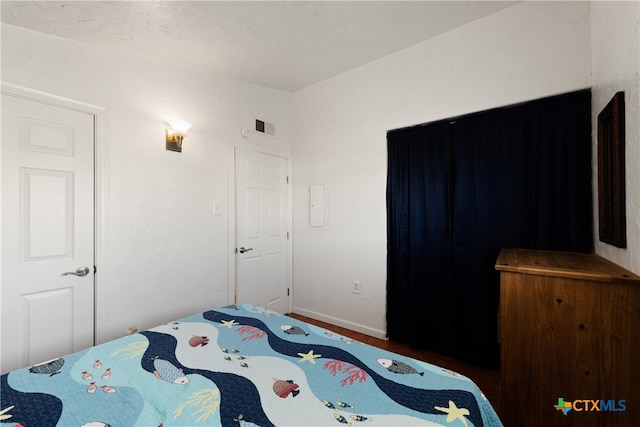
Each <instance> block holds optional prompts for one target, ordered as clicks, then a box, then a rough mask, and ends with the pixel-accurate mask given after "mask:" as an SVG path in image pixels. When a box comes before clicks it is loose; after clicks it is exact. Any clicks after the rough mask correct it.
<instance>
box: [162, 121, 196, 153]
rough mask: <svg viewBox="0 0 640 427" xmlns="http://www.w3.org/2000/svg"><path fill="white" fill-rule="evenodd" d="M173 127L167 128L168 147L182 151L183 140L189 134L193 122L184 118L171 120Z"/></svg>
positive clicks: (168, 148)
mask: <svg viewBox="0 0 640 427" xmlns="http://www.w3.org/2000/svg"><path fill="white" fill-rule="evenodd" d="M169 126H170V127H171V129H166V132H165V139H166V148H167V150H170V151H177V152H178V153H182V140H183V139H184V138H185V137H186V136H187V131H188V130H189V129H190V128H191V123H189V122H187V121H184V120H173V121H171V122H169Z"/></svg>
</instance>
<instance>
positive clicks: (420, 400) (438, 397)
mask: <svg viewBox="0 0 640 427" xmlns="http://www.w3.org/2000/svg"><path fill="white" fill-rule="evenodd" d="M202 316H203V317H204V318H205V319H207V320H209V321H211V322H215V323H222V322H223V321H228V320H229V315H228V314H227V313H223V312H219V311H216V310H209V311H206V312H204V313H203V314H202ZM233 319H234V321H235V322H236V323H238V324H242V325H250V326H254V327H256V328H258V329H261V330H263V331H265V332H266V334H267V337H268V340H269V345H270V346H271V348H272V349H273V350H274V351H276V352H278V353H280V354H282V355H285V356H291V357H296V358H298V357H297V356H298V353H303V354H307V353H308V352H309V345H308V344H304V343H296V342H292V341H287V340H285V339H283V338H281V337H279V336H278V335H277V334H276V333H274V332H273V331H271V330H270V329H269V327H268V326H267V325H266V324H265V323H264V322H263V321H261V320H260V319H257V318H254V317H246V316H238V315H234V316H233ZM313 349H314V353H317V354H322V357H324V358H327V359H335V360H342V361H344V362H346V363H350V364H352V365H354V366H357V367H359V368H360V369H362V370H364V371H366V373H367V374H368V375H369V377H370V378H372V379H373V380H374V381H375V383H376V384H377V385H378V387H379V388H380V390H382V391H383V392H384V393H385V394H386V395H387V396H388V397H389V398H391V399H392V400H394V401H395V402H397V403H399V404H400V405H402V406H405V407H407V408H409V409H413V410H415V411H418V412H423V413H427V414H442V412H441V411H438V410H437V409H435V407H434V406H441V407H442V406H448V402H449V400H453V401H465V402H466V401H468V402H469V407H468V408H467V409H468V410H469V416H468V420H469V421H471V423H473V425H476V426H481V425H483V423H482V416H481V414H480V408H479V406H478V403H477V401H476V400H475V398H474V397H473V394H472V393H471V392H469V391H466V390H458V389H444V390H430V389H420V388H413V387H410V386H408V385H405V384H401V383H398V382H396V381H393V380H391V379H388V378H386V377H384V376H382V375H381V374H380V373H378V372H377V371H376V370H375V369H373V368H371V367H369V366H368V365H367V364H366V363H364V362H362V361H361V360H359V359H357V358H356V357H355V356H353V355H352V354H351V353H349V352H347V351H345V350H344V349H342V348H338V347H332V346H324V345H320V344H318V345H314V347H313ZM383 369H384V368H383Z"/></svg>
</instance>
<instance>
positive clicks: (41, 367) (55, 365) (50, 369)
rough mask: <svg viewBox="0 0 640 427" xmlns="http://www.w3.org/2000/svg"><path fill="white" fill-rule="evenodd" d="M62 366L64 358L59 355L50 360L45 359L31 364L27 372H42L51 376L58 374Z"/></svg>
mask: <svg viewBox="0 0 640 427" xmlns="http://www.w3.org/2000/svg"><path fill="white" fill-rule="evenodd" d="M63 366H64V359H63V358H61V357H60V358H58V359H51V360H47V361H46V362H42V363H38V364H37V365H33V366H32V367H31V368H30V369H29V372H31V373H32V374H44V375H49V376H50V377H52V376H54V375H56V374H59V373H60V369H62V367H63Z"/></svg>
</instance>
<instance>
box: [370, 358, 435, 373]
mask: <svg viewBox="0 0 640 427" xmlns="http://www.w3.org/2000/svg"><path fill="white" fill-rule="evenodd" d="M378 363H379V364H381V365H382V366H384V367H385V368H387V370H388V371H389V372H393V373H394V374H418V375H420V376H423V377H424V372H418V371H417V370H416V368H414V367H413V366H409V365H407V364H406V363H404V362H400V361H399V360H392V359H378Z"/></svg>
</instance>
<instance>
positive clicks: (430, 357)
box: [288, 313, 500, 411]
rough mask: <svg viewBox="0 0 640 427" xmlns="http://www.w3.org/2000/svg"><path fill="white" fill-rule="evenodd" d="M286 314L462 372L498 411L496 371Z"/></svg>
mask: <svg viewBox="0 0 640 427" xmlns="http://www.w3.org/2000/svg"><path fill="white" fill-rule="evenodd" d="M288 316H291V317H293V318H295V319H298V320H302V321H303V322H307V323H311V324H312V325H316V326H319V327H321V328H325V329H328V330H330V331H333V332H335V333H337V334H340V335H344V336H347V337H349V338H353V339H355V340H358V341H360V342H363V343H366V344H369V345H372V346H375V347H379V348H383V349H385V350H388V351H392V352H394V353H398V354H401V355H403V356H408V357H413V358H414V359H418V360H422V361H423V362H427V363H431V364H433V365H438V366H440V367H443V368H446V369H450V370H452V371H455V372H458V373H459V374H462V375H464V376H466V377H467V378H469V379H471V380H472V381H473V382H475V383H476V384H477V385H478V387H480V390H482V392H483V393H484V395H485V396H486V397H487V399H489V402H491V405H493V407H494V408H495V410H496V411H499V408H498V397H499V395H500V374H499V373H498V372H497V371H491V370H488V369H483V368H479V367H477V366H473V365H470V364H467V363H464V362H460V361H458V360H455V359H452V358H450V357H447V356H443V355H440V354H437V353H432V352H430V351H426V350H418V349H415V348H413V347H411V346H410V345H407V344H403V343H399V342H394V341H391V340H389V341H387V340H383V339H380V338H374V337H371V336H369V335H365V334H362V333H360V332H355V331H352V330H349V329H345V328H342V327H340V326H335V325H332V324H330V323H325V322H321V321H319V320H315V319H312V318H310V317H305V316H301V315H299V314H294V313H289V314H288Z"/></svg>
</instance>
